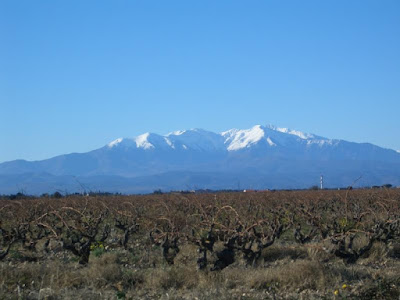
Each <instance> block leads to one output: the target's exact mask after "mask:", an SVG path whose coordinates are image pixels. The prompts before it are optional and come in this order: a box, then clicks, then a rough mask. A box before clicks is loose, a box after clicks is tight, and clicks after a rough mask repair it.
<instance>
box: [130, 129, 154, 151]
mask: <svg viewBox="0 0 400 300" xmlns="http://www.w3.org/2000/svg"><path fill="white" fill-rule="evenodd" d="M149 136H150V132H146V133H143V134H141V135H139V136H137V137H136V138H135V142H136V147H137V148H143V149H152V148H154V145H153V144H152V143H150V142H149Z"/></svg>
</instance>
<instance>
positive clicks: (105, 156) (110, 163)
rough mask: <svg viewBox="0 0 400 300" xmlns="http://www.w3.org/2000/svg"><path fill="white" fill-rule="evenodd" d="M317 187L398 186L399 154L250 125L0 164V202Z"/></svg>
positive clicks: (128, 141) (179, 133)
mask: <svg viewBox="0 0 400 300" xmlns="http://www.w3.org/2000/svg"><path fill="white" fill-rule="evenodd" d="M321 176H322V178H321ZM321 179H322V182H321ZM321 183H322V185H323V188H346V187H348V186H353V185H355V186H358V187H363V186H369V187H371V186H375V187H380V186H389V185H390V186H399V185H400V153H398V151H395V150H391V149H385V148H381V147H378V146H375V145H372V144H369V143H354V142H349V141H344V140H337V139H328V138H325V137H321V136H317V135H314V134H309V133H303V132H300V131H296V130H290V129H287V128H279V127H275V126H271V125H267V126H261V125H256V126H254V127H252V128H250V129H244V130H240V129H231V130H228V131H225V132H222V133H214V132H210V131H206V130H202V129H190V130H183V131H175V132H171V133H169V134H167V135H159V134H154V133H145V134H142V135H139V136H137V137H135V138H118V139H116V140H115V141H112V142H110V143H109V144H107V145H105V146H104V147H102V148H100V149H96V150H93V151H90V152H87V153H72V154H65V155H60V156H56V157H53V158H50V159H46V160H41V161H26V160H15V161H9V162H4V163H1V164H0V194H17V193H21V194H31V195H40V194H43V193H49V194H51V193H55V192H58V193H61V194H72V193H88V192H91V191H92V192H93V191H102V192H106V193H122V194H134V193H151V192H153V191H163V192H169V191H196V190H197V191H202V190H213V191H216V190H235V191H243V190H251V191H253V190H266V189H308V188H310V187H317V188H320V187H321Z"/></svg>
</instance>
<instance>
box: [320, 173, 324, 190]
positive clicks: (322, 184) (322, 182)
mask: <svg viewBox="0 0 400 300" xmlns="http://www.w3.org/2000/svg"><path fill="white" fill-rule="evenodd" d="M320 183H321V190H323V189H324V176H323V175H321V181H320Z"/></svg>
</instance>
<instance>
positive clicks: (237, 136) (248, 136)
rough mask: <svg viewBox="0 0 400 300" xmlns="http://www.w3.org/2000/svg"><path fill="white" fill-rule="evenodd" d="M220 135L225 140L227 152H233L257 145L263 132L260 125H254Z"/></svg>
mask: <svg viewBox="0 0 400 300" xmlns="http://www.w3.org/2000/svg"><path fill="white" fill-rule="evenodd" d="M221 135H222V136H223V137H225V138H226V139H225V144H228V148H227V149H228V151H233V150H239V149H242V148H246V147H249V146H250V145H252V144H255V143H257V142H258V141H259V140H261V139H262V138H263V137H264V135H265V132H264V130H263V129H262V128H261V125H256V126H253V127H252V128H250V129H243V130H238V129H231V130H228V131H225V132H222V133H221ZM271 142H272V141H271Z"/></svg>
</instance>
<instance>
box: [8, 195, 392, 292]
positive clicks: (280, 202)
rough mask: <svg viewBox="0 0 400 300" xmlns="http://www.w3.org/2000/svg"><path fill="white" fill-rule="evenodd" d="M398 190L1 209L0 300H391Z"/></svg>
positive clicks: (89, 201) (21, 204)
mask: <svg viewBox="0 0 400 300" xmlns="http://www.w3.org/2000/svg"><path fill="white" fill-rule="evenodd" d="M399 278H400V189H379V190H344V191H266V192H258V193H216V194H161V195H145V196H87V197H85V196H79V195H74V196H67V197H62V198H57V199H56V198H49V197H42V198H35V199H14V200H9V199H3V200H0V298H1V299H3V298H4V299H64V298H67V299H80V298H85V299H160V298H161V299H195V298H197V299H399V297H400V279H399Z"/></svg>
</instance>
